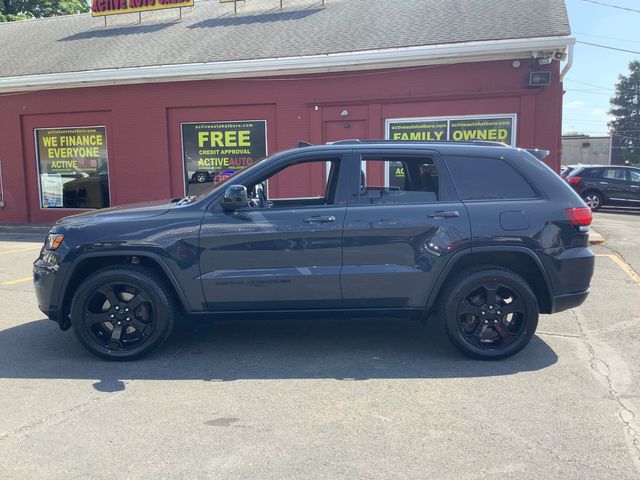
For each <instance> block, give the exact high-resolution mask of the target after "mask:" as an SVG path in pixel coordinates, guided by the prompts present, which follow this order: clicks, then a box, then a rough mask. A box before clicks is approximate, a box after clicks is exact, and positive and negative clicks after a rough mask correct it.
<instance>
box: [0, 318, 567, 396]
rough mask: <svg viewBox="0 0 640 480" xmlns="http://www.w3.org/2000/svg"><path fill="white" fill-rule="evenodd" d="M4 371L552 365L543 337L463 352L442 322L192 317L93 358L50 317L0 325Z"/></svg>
mask: <svg viewBox="0 0 640 480" xmlns="http://www.w3.org/2000/svg"><path fill="white" fill-rule="evenodd" d="M0 352H2V353H1V355H0V356H1V357H2V361H0V378H12V379H16V378H18V379H43V378H46V379H95V380H97V382H96V383H95V384H94V387H95V388H96V389H97V390H100V391H105V392H113V391H118V390H124V389H125V387H126V383H127V381H131V380H202V381H232V380H240V379H242V380H246V379H249V380H250V379H260V380H269V379H338V380H344V381H357V380H367V379H410V378H411V379H414V378H424V379H429V378H465V377H491V376H503V375H512V374H515V373H520V372H527V371H536V370H540V369H543V368H545V367H548V366H550V365H553V364H554V363H556V362H557V360H558V357H557V355H556V354H555V352H554V351H553V350H552V349H551V347H549V345H547V344H546V343H545V342H544V341H543V340H541V339H540V338H539V337H534V338H533V340H532V341H531V343H530V344H529V346H528V347H527V348H525V349H524V350H523V351H522V352H520V353H519V354H517V355H516V356H514V357H512V358H508V359H505V360H501V361H495V362H486V361H484V362H483V361H477V360H471V359H467V358H466V357H464V356H462V355H461V354H460V353H458V352H457V350H455V349H454V347H453V346H451V345H450V343H449V341H448V339H447V338H446V337H445V335H444V334H442V333H441V332H440V330H439V329H438V328H436V326H435V325H430V326H427V327H426V328H423V327H422V326H420V325H419V324H417V323H415V322H410V321H406V320H397V319H358V320H344V319H341V320H332V319H326V320H313V321H310V320H309V321H298V320H263V321H261V320H250V321H244V320H243V321H233V322H214V323H209V324H206V325H203V324H198V325H192V324H187V325H183V326H181V327H180V328H178V329H177V330H176V331H175V332H174V334H173V335H172V336H171V337H170V338H169V340H168V341H167V342H166V343H165V345H163V346H162V347H161V348H160V349H159V350H158V351H156V352H154V353H153V354H152V355H150V356H149V357H147V358H145V359H142V360H138V361H133V362H110V361H106V360H101V359H99V358H96V357H94V356H92V355H91V354H90V353H89V352H87V351H86V350H85V349H84V347H82V346H81V345H80V344H79V342H78V341H77V340H76V338H75V336H74V335H73V333H72V332H61V331H59V329H58V327H57V325H56V324H55V323H53V322H51V321H49V320H39V321H35V322H30V323H25V324H22V325H19V326H16V327H13V328H8V329H6V330H3V331H1V332H0Z"/></svg>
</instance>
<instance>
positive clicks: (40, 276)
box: [33, 252, 69, 330]
mask: <svg viewBox="0 0 640 480" xmlns="http://www.w3.org/2000/svg"><path fill="white" fill-rule="evenodd" d="M55 260H57V259H54V258H52V257H51V254H47V253H46V252H43V253H42V254H41V255H40V257H38V259H37V260H36V261H35V262H34V263H33V285H34V287H35V291H36V299H37V301H38V308H39V309H40V311H41V312H42V313H44V314H45V315H46V316H47V317H49V319H51V320H53V321H54V322H57V323H58V325H60V328H62V329H63V330H66V329H67V328H69V327H68V325H66V323H65V322H62V321H61V318H60V315H61V311H60V306H59V305H58V302H59V299H60V298H59V292H60V283H61V278H62V275H61V272H60V268H59V266H58V265H57V262H56V261H55Z"/></svg>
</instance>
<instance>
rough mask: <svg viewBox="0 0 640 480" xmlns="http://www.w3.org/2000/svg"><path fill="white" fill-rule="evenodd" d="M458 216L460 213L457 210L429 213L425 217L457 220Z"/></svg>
mask: <svg viewBox="0 0 640 480" xmlns="http://www.w3.org/2000/svg"><path fill="white" fill-rule="evenodd" d="M459 216H460V212H459V211H457V210H450V211H446V212H444V211H438V212H431V213H430V214H428V215H427V217H429V218H457V217H459Z"/></svg>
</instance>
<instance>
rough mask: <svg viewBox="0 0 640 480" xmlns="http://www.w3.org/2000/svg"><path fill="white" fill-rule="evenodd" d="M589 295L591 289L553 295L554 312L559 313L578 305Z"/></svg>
mask: <svg viewBox="0 0 640 480" xmlns="http://www.w3.org/2000/svg"><path fill="white" fill-rule="evenodd" d="M588 295H589V289H588V288H587V289H586V290H584V291H582V292H577V293H567V294H565V295H557V296H555V297H553V312H552V313H558V312H562V311H564V310H569V309H570V308H574V307H578V306H580V305H582V304H583V303H584V301H585V300H586V299H587V296H588Z"/></svg>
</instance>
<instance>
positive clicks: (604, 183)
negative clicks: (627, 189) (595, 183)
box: [600, 182, 609, 185]
mask: <svg viewBox="0 0 640 480" xmlns="http://www.w3.org/2000/svg"><path fill="white" fill-rule="evenodd" d="M600 185H609V182H600Z"/></svg>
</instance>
